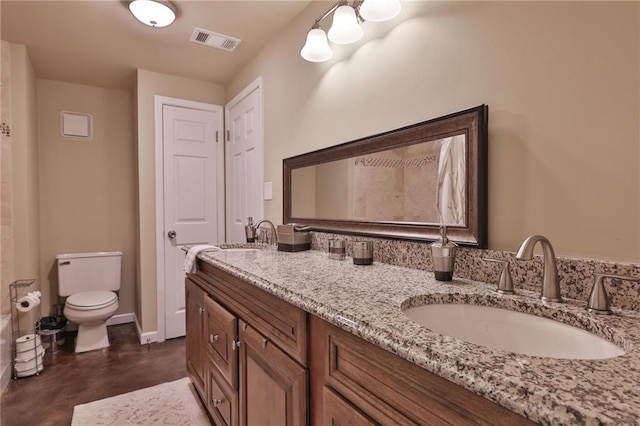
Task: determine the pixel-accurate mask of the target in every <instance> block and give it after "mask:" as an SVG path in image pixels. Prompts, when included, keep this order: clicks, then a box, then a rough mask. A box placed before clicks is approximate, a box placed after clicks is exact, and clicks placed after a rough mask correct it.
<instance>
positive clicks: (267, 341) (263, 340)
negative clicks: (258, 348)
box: [262, 337, 269, 349]
mask: <svg viewBox="0 0 640 426" xmlns="http://www.w3.org/2000/svg"><path fill="white" fill-rule="evenodd" d="M267 343H269V339H267V338H266V337H265V338H263V339H262V349H266V348H267Z"/></svg>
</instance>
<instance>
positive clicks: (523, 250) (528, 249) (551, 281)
mask: <svg viewBox="0 0 640 426" xmlns="http://www.w3.org/2000/svg"><path fill="white" fill-rule="evenodd" d="M537 242H540V245H541V246H542V254H543V260H544V264H543V272H542V291H541V292H540V298H541V299H542V301H543V302H562V297H560V280H559V279H558V266H557V264H556V255H555V253H554V252H553V247H552V246H551V242H550V241H549V240H548V239H547V238H546V237H543V236H542V235H532V236H530V237H529V238H527V239H526V240H524V242H523V243H522V245H521V246H520V249H519V250H518V253H517V254H516V259H520V260H531V259H533V247H534V246H535V245H536V243H537Z"/></svg>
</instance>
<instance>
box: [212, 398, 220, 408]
mask: <svg viewBox="0 0 640 426" xmlns="http://www.w3.org/2000/svg"><path fill="white" fill-rule="evenodd" d="M220 404H222V400H221V399H214V400H213V406H214V407H217V406H218V405H220Z"/></svg>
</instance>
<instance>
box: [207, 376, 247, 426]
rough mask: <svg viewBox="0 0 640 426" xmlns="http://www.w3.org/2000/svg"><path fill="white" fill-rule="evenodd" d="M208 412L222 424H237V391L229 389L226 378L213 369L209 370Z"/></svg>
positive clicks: (226, 425)
mask: <svg viewBox="0 0 640 426" xmlns="http://www.w3.org/2000/svg"><path fill="white" fill-rule="evenodd" d="M208 385H209V398H208V400H207V408H208V409H209V413H211V415H212V416H213V418H214V419H215V420H216V423H218V424H220V425H222V426H237V425H238V418H239V417H238V391H237V390H234V389H231V387H230V386H229V384H228V383H227V382H226V379H223V378H221V377H219V376H218V375H217V374H216V372H215V371H213V370H210V371H209V377H208Z"/></svg>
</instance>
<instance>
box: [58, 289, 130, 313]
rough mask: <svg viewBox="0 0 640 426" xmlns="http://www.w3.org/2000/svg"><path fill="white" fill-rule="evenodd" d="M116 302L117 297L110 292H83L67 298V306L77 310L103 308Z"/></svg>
mask: <svg viewBox="0 0 640 426" xmlns="http://www.w3.org/2000/svg"><path fill="white" fill-rule="evenodd" d="M117 302H118V296H117V295H116V294H115V293H114V292H112V291H106V290H101V291H84V292H82V293H76V294H72V295H71V296H69V297H67V301H66V304H67V306H70V307H73V308H74V309H79V310H83V309H85V310H88V309H97V308H104V307H107V306H110V305H113V304H114V303H117Z"/></svg>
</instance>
